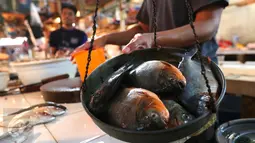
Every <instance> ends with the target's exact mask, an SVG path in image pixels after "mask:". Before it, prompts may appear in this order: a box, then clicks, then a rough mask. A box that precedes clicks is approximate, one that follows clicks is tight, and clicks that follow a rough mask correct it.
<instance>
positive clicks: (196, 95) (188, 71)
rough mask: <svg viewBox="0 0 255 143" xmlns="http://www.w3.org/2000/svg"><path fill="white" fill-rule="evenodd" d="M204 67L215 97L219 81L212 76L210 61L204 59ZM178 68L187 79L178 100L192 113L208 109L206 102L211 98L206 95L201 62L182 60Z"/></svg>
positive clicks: (195, 113)
mask: <svg viewBox="0 0 255 143" xmlns="http://www.w3.org/2000/svg"><path fill="white" fill-rule="evenodd" d="M204 62H205V68H206V76H207V78H208V80H209V85H210V88H211V91H212V94H213V97H214V101H216V100H215V99H217V97H216V95H217V92H218V90H219V89H218V88H219V83H218V81H217V79H216V77H215V76H214V73H213V70H212V69H211V67H210V66H209V65H210V61H204ZM180 69H181V71H182V73H183V75H184V76H185V78H186V80H187V84H186V87H185V89H184V90H183V92H182V93H181V95H180V96H178V98H179V101H181V103H182V105H183V106H184V107H185V109H187V110H188V111H189V112H190V113H192V114H193V115H195V116H196V117H197V116H200V115H202V114H204V113H205V112H206V111H208V110H209V109H208V104H209V101H210V100H211V98H210V96H209V95H208V92H207V91H208V89H207V87H206V84H205V80H204V78H203V76H202V74H201V64H200V63H199V62H195V61H192V60H187V61H185V62H183V63H182V64H181V66H180Z"/></svg>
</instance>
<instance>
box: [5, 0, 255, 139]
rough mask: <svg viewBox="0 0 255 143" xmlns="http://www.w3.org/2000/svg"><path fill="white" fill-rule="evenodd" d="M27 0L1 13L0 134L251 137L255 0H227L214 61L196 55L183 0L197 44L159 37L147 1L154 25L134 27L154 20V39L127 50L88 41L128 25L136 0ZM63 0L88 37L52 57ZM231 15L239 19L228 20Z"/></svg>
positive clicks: (8, 136)
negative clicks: (81, 45) (171, 43)
mask: <svg viewBox="0 0 255 143" xmlns="http://www.w3.org/2000/svg"><path fill="white" fill-rule="evenodd" d="M16 2H17V3H16ZM27 2H28V0H25V1H23V0H22V1H15V2H13V3H12V6H13V7H14V8H13V9H15V8H16V10H11V11H9V12H6V13H2V16H3V19H4V23H5V24H4V25H5V26H7V27H8V28H6V32H4V33H3V34H1V35H3V37H1V39H0V49H1V53H0V107H1V108H0V109H1V110H0V142H6V143H7V142H22V143H23V142H24V143H26V142H27V143H28V142H43V143H44V142H45V143H76V142H80V143H125V142H134V143H136V142H139V143H155V142H166V143H167V142H180V143H184V142H185V143H186V142H188V143H190V142H191V143H193V142H196V143H200V142H201V143H202V142H209V140H210V141H211V142H212V143H216V142H217V143H225V142H231V143H238V142H242V141H246V142H248V143H252V142H254V141H255V138H254V133H255V131H254V129H255V126H254V125H255V121H254V118H255V112H254V111H255V110H254V108H255V106H253V103H254V101H255V94H254V93H255V91H254V86H255V78H254V77H255V64H254V63H255V62H254V56H253V55H254V54H255V52H254V50H253V49H254V48H253V47H254V45H253V42H255V38H253V36H252V34H250V31H252V30H253V29H252V28H251V27H252V22H248V21H247V19H251V20H254V19H255V17H253V16H252V14H250V13H252V11H253V9H254V4H251V3H250V2H249V3H244V2H241V3H240V2H238V3H235V2H234V3H232V2H230V5H229V6H228V7H226V9H225V10H224V11H223V14H222V20H221V23H220V27H219V30H218V33H217V36H216V38H217V43H218V45H219V49H218V51H217V57H218V60H219V63H215V62H213V61H211V59H210V58H208V57H206V56H203V55H202V54H201V49H200V48H201V47H200V45H201V43H200V40H199V39H198V38H199V37H198V36H197V32H198V31H197V27H196V24H195V26H194V23H195V22H194V21H193V19H192V15H193V14H194V13H193V11H192V9H191V8H192V7H191V5H190V3H189V1H188V0H185V1H184V2H183V4H185V6H186V7H185V8H186V9H187V14H188V17H187V18H186V20H187V25H188V26H189V27H188V28H189V30H190V29H191V30H192V32H193V33H192V39H193V38H195V39H196V40H195V44H194V47H193V46H191V48H189V49H182V48H173V47H168V48H162V47H161V46H159V45H158V41H157V36H158V33H157V32H156V30H157V22H158V21H157V20H159V19H160V17H159V16H158V17H159V18H158V17H157V15H156V12H157V11H161V9H156V6H157V5H156V4H157V3H158V2H159V1H157V0H152V5H151V8H152V9H151V10H152V15H153V16H152V17H149V18H151V19H152V25H151V26H150V27H146V26H145V25H143V26H144V27H142V28H141V27H140V28H141V29H143V30H144V29H146V28H150V29H153V30H152V31H153V32H152V34H153V38H151V39H150V40H151V41H153V42H152V43H154V44H153V47H149V48H148V47H147V48H148V49H136V50H135V51H133V52H131V53H125V52H123V51H122V48H123V47H124V46H123V47H122V46H117V45H112V44H106V45H103V46H102V45H100V44H99V45H100V46H98V47H96V46H95V45H94V47H93V46H92V45H93V44H95V42H98V41H95V39H96V38H99V37H103V36H104V35H107V34H111V33H117V32H122V31H125V30H128V29H131V28H132V27H134V26H135V25H136V24H137V22H138V21H137V19H136V16H137V14H138V12H139V10H140V9H141V4H142V3H143V1H142V0H100V1H98V0H97V1H96V0H82V1H81V0H62V1H57V0H44V1H35V0H34V1H33V0H31V1H29V2H32V3H29V2H28V3H29V4H31V5H30V6H31V7H32V8H30V11H29V12H30V14H28V13H26V12H27V10H26V9H25V10H24V9H23V10H21V11H20V10H19V9H17V5H18V7H19V8H20V7H22V6H20V5H22V4H23V6H25V5H27V4H28V3H27ZM176 2H177V1H176ZM178 2H180V1H178ZM63 3H65V4H72V5H75V6H76V7H77V12H76V13H75V16H74V21H73V22H72V23H71V27H72V28H73V29H79V30H80V31H82V32H84V33H86V35H87V38H88V41H90V42H92V43H89V42H88V41H86V43H87V44H88V45H89V46H88V45H87V47H88V49H87V50H81V51H78V52H77V53H75V52H74V54H70V53H69V52H66V53H65V54H63V55H62V56H59V57H58V56H55V55H54V54H52V51H51V48H52V47H51V46H50V44H49V43H50V38H51V37H50V36H51V33H53V32H54V31H56V30H57V29H61V28H63V27H64V26H65V25H64V24H63V23H64V22H65V20H66V19H63V14H62V9H61V7H62V6H64V5H63ZM159 3H161V4H162V1H160V2H159ZM247 4H250V5H247ZM162 7H163V6H162ZM164 7H165V6H164ZM180 8H181V7H180ZM182 8H183V7H182ZM31 9H33V10H34V11H33V12H34V13H33V12H32V13H33V14H31ZM186 9H185V10H186ZM69 10H71V9H70V8H69ZM175 10H176V9H175ZM17 11H20V12H17ZM162 11H163V9H162ZM172 12H174V11H172ZM236 12H238V15H237V13H236ZM24 13H25V14H24ZM95 13H96V16H95ZM32 15H33V16H34V17H33V16H32ZM233 15H235V17H236V22H232V21H229V20H230V17H233ZM244 15H246V17H245V16H244ZM38 18H39V19H38ZM238 18H240V19H238ZM31 19H33V20H32V21H33V22H32V23H36V25H33V24H32V23H31ZM67 19H68V18H67ZM245 21H246V22H245ZM180 23H182V22H180ZM38 25H39V26H38ZM253 28H254V27H253ZM2 29H5V28H3V27H2ZM141 29H140V30H141ZM69 30H70V29H69ZM71 30H72V29H71ZM71 30H70V31H71ZM200 30H201V29H200ZM18 31H19V32H18ZM21 31H26V32H21ZM180 31H181V30H180ZM183 33H185V32H183ZM70 35H71V34H70ZM76 35H77V34H76ZM188 35H190V34H188ZM122 36H123V38H124V36H125V35H122ZM136 36H137V35H136ZM137 37H138V38H139V35H138V36H137ZM137 37H136V38H137ZM58 38H59V39H60V38H63V35H61V36H59V37H57V38H56V39H58ZM118 38H119V37H118ZM120 38H122V37H120ZM136 38H134V39H132V40H131V43H132V42H134V41H135V40H137V39H136ZM181 39H182V40H183V39H185V38H184V37H183V38H181ZM71 41H76V40H75V39H72V40H71ZM177 41H178V40H177ZM51 42H52V41H51ZM61 42H63V43H64V42H65V41H64V40H63V41H61ZM113 43H114V42H113ZM85 46H86V44H85ZM129 46H130V45H129ZM143 46H144V45H143ZM145 46H148V45H145ZM125 48H126V47H125ZM6 49H11V50H14V51H15V50H16V54H14V53H15V52H11V53H10V52H7V51H6ZM123 53H124V54H123ZM12 57H14V58H12ZM70 57H72V58H73V59H72V60H70ZM11 74H12V76H11ZM13 74H15V75H16V76H15V78H14V77H13ZM1 128H2V129H3V130H1ZM248 131H249V132H248ZM198 141H200V142H198Z"/></svg>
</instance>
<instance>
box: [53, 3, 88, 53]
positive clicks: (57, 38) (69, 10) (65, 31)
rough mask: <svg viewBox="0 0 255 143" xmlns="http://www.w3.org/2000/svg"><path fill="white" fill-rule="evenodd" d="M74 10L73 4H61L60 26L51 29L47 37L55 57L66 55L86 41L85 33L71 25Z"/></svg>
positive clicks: (73, 18)
mask: <svg viewBox="0 0 255 143" xmlns="http://www.w3.org/2000/svg"><path fill="white" fill-rule="evenodd" d="M76 12H77V9H76V7H75V6H73V5H71V4H63V5H62V10H61V19H62V27H61V28H60V29H58V30H56V31H53V32H52V33H51V34H50V38H49V45H50V51H51V54H52V55H55V57H62V56H68V55H69V54H70V53H71V52H72V51H73V50H74V49H75V48H77V47H78V46H80V45H82V44H84V43H85V42H86V41H87V35H86V34H85V33H84V32H83V31H81V30H78V29H76V28H75V27H74V26H73V23H75V17H76Z"/></svg>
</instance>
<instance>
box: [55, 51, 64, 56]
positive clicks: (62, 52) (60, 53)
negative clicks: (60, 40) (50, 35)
mask: <svg viewBox="0 0 255 143" xmlns="http://www.w3.org/2000/svg"><path fill="white" fill-rule="evenodd" d="M64 56H65V51H64V50H58V51H57V52H56V54H55V58H61V57H64Z"/></svg>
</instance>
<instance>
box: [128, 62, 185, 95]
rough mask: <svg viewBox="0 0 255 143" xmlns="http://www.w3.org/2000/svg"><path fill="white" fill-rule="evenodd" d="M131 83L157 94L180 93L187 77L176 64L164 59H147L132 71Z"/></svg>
mask: <svg viewBox="0 0 255 143" xmlns="http://www.w3.org/2000/svg"><path fill="white" fill-rule="evenodd" d="M129 78H130V80H131V85H132V86H135V87H139V88H144V89H147V90H150V91H152V92H154V93H156V94H160V93H172V92H174V93H178V92H180V91H182V90H183V88H184V87H185V86H186V79H185V77H184V76H183V75H182V73H181V71H180V70H179V69H178V68H176V67H175V66H174V65H171V64H169V63H167V62H164V61H156V60H153V61H147V62H144V63H142V64H141V65H139V66H138V67H137V68H135V69H134V70H132V71H131V72H130V77H129Z"/></svg>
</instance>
